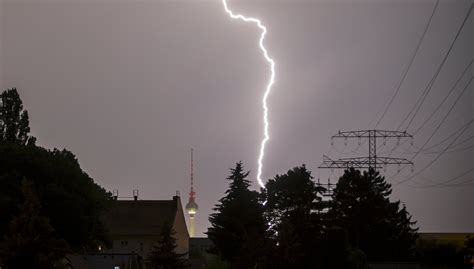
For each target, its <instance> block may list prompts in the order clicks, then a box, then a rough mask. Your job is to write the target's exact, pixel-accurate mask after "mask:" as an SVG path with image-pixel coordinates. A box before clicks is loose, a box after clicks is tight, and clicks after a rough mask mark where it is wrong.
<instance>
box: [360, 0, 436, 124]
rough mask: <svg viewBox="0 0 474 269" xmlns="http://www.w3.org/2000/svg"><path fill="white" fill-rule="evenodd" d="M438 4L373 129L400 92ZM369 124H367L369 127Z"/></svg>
mask: <svg viewBox="0 0 474 269" xmlns="http://www.w3.org/2000/svg"><path fill="white" fill-rule="evenodd" d="M438 4H439V0H437V1H436V4H435V6H434V8H433V11H432V12H431V15H430V18H429V20H428V23H427V24H426V26H425V29H424V30H423V34H422V35H421V38H420V40H419V41H418V44H417V45H416V48H415V51H414V52H413V54H412V56H411V59H410V63H409V64H408V67H407V69H406V70H405V72H404V74H403V76H402V79H401V80H400V82H399V83H398V86H397V88H396V90H395V92H394V93H393V95H392V97H391V98H390V100H389V102H388V105H386V106H385V110H384V112H383V113H382V116H380V118H379V119H378V121H377V123H376V124H375V128H377V126H379V124H380V122H381V121H382V119H383V118H384V117H385V114H387V111H388V109H389V108H390V106H391V105H392V103H393V100H395V97H396V96H397V95H398V92H400V89H401V87H402V84H403V82H404V81H405V78H406V77H407V74H408V71H410V68H411V66H412V64H413V62H414V60H415V58H416V55H417V54H418V51H419V50H420V47H421V44H422V43H423V39H424V38H425V35H426V33H427V32H428V28H429V26H430V24H431V21H432V19H433V17H434V14H435V12H436V9H437V8H438ZM370 125H371V124H369V126H370Z"/></svg>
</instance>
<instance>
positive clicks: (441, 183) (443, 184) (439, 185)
mask: <svg viewBox="0 0 474 269" xmlns="http://www.w3.org/2000/svg"><path fill="white" fill-rule="evenodd" d="M472 171H474V168H471V169H468V170H466V171H464V172H463V173H461V174H459V175H457V176H455V177H452V178H450V179H448V180H445V181H443V182H439V183H435V184H431V185H418V186H414V185H410V187H415V188H433V187H444V186H452V185H458V184H464V183H469V182H470V181H471V180H468V181H464V182H458V183H455V184H448V183H451V182H453V181H455V180H457V179H459V178H462V177H464V176H465V175H468V174H469V173H471V172H472Z"/></svg>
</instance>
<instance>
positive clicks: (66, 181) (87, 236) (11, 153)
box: [0, 143, 110, 250]
mask: <svg viewBox="0 0 474 269" xmlns="http://www.w3.org/2000/svg"><path fill="white" fill-rule="evenodd" d="M23 178H28V179H29V180H31V181H32V183H34V185H35V186H36V190H37V194H38V197H39V199H40V201H41V204H42V205H43V207H42V208H41V212H40V213H41V215H43V216H45V217H47V218H49V220H50V221H51V225H52V226H53V228H54V230H55V231H56V234H57V235H58V236H59V238H62V239H65V240H66V241H67V242H68V244H69V245H70V246H71V248H73V249H74V250H83V249H84V248H88V247H90V248H91V249H96V248H97V245H98V244H99V242H103V243H102V244H107V243H109V241H108V237H107V234H106V231H105V228H104V225H103V223H102V220H101V216H102V215H103V214H104V211H105V210H106V209H107V208H108V205H109V200H110V194H109V193H107V192H106V191H105V190H104V189H103V188H101V187H100V186H98V185H97V184H95V183H94V181H93V179H92V178H90V177H89V176H88V175H87V174H86V173H85V172H84V171H82V169H81V167H80V166H79V163H78V162H77V159H76V158H75V156H74V155H73V154H72V153H71V152H69V151H67V150H57V149H55V150H52V151H50V150H46V149H44V148H40V147H36V146H23V145H17V144H10V143H4V144H0V186H2V188H0V212H2V214H0V237H1V236H3V235H4V234H5V233H6V231H7V229H8V224H9V223H10V221H11V219H12V217H13V216H15V215H17V214H18V209H17V207H16V205H17V204H19V203H20V202H21V192H20V186H21V180H22V179H23Z"/></svg>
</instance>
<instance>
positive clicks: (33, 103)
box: [0, 0, 474, 234]
mask: <svg viewBox="0 0 474 269" xmlns="http://www.w3.org/2000/svg"><path fill="white" fill-rule="evenodd" d="M0 1H1V4H0V12H1V13H0V18H1V20H0V22H1V27H0V37H1V42H0V86H1V87H2V89H5V88H9V87H17V88H18V89H19V91H20V94H21V96H22V98H23V101H24V103H25V106H26V108H27V109H28V110H29V112H30V118H31V127H32V132H33V134H34V135H35V136H37V137H38V142H39V144H40V145H43V146H45V147H48V148H53V147H57V148H63V147H65V148H67V149H69V150H71V151H73V152H74V153H75V154H76V155H77V157H78V159H79V162H80V164H81V166H82V168H83V169H84V170H85V171H87V172H88V173H89V174H90V175H91V176H92V177H93V178H94V179H95V180H96V182H97V183H99V184H100V185H102V186H104V187H105V188H106V189H108V190H112V189H119V194H120V195H121V196H130V195H131V193H132V189H135V188H136V189H139V190H140V197H141V198H143V199H170V198H171V196H173V195H174V193H175V191H176V190H179V191H181V194H182V200H183V202H184V203H185V202H186V200H187V192H188V191H189V149H190V147H191V146H193V147H194V148H195V178H196V184H195V186H196V191H197V202H198V204H199V206H200V211H199V213H198V215H197V231H198V234H202V232H204V231H206V230H207V226H208V221H207V217H208V215H209V213H211V208H212V207H213V205H214V204H215V203H216V202H217V200H218V199H219V198H220V197H222V195H223V192H224V191H225V189H226V187H227V181H226V180H225V178H226V177H227V175H228V169H229V168H230V167H233V166H234V164H235V162H236V161H239V160H242V161H243V162H244V164H245V165H246V168H247V169H250V170H251V179H252V181H253V182H254V187H255V188H256V187H257V183H256V182H255V180H254V178H255V175H256V170H257V166H256V163H257V157H258V150H259V143H260V140H261V138H262V109H261V97H262V94H263V90H264V87H265V84H266V81H267V78H268V74H269V73H268V72H269V69H268V66H267V65H266V63H265V61H264V59H263V57H262V55H261V52H260V50H259V49H258V47H257V45H258V44H257V42H258V38H259V35H260V32H259V30H258V29H257V28H256V27H255V26H254V25H251V24H244V23H242V22H239V21H235V20H231V19H230V18H229V17H228V16H227V14H226V13H225V12H224V10H223V6H222V4H221V2H220V1H217V0H216V1H197V0H196V1H160V0H154V1H151V0H150V1H138V0H137V1H133V0H128V1H125V0H117V1H115V0H96V1H86V0H61V1H60V0H36V1H33V0H30V1H27V0H0ZM434 4H435V1H434V0H429V1H428V0H426V1H425V0H418V1H408V0H393V1H389V0H382V1H375V0H361V1H349V0H346V1H329V0H325V1H316V0H315V1H310V0H307V1H294V0H291V1H290V0H287V1H283V0H280V1H270V0H267V1H255V0H254V1H230V2H229V5H230V7H231V8H232V9H234V10H236V11H239V12H242V13H244V14H246V15H249V16H258V17H259V18H260V19H262V21H263V23H264V24H265V25H266V26H267V28H268V35H267V39H266V40H265V44H266V46H267V48H268V49H269V52H270V54H271V56H272V57H273V58H274V59H275V61H276V63H277V66H276V72H277V76H276V84H275V86H274V88H273V92H272V94H271V96H270V97H269V107H270V114H269V119H270V135H271V140H270V141H269V143H268V144H267V145H268V146H267V151H266V158H265V159H264V173H263V177H264V178H269V177H273V176H274V175H275V174H277V173H282V172H285V171H286V170H288V169H289V168H291V167H293V166H295V165H300V164H303V163H305V164H306V165H307V166H308V167H309V168H310V169H311V170H312V171H313V175H314V176H315V177H321V179H322V180H324V181H326V180H327V178H328V177H331V178H332V179H333V180H336V179H337V175H338V174H339V171H334V172H333V173H332V172H331V171H326V170H319V169H317V166H318V165H319V164H320V162H321V160H322V155H323V154H326V153H328V149H329V148H330V136H331V135H333V134H335V133H336V132H337V131H338V130H357V129H366V128H369V127H373V125H372V126H370V125H369V124H370V123H371V122H372V121H373V120H374V118H377V116H379V115H380V112H381V110H382V108H383V104H384V103H385V102H386V101H387V99H389V97H390V96H391V94H392V93H393V91H394V90H395V88H396V86H397V84H398V83H399V81H400V79H401V77H402V75H403V72H404V71H405V69H406V68H407V66H408V63H409V60H410V57H411V55H412V53H413V51H414V49H415V47H416V45H417V42H418V40H419V38H420V36H421V34H422V32H423V30H424V27H425V25H426V23H427V21H428V18H429V16H430V14H431V11H432V9H433V7H434ZM470 4H471V1H465V0H459V1H456V0H441V2H440V4H439V6H438V8H437V11H436V13H435V16H434V18H433V21H432V24H431V26H430V28H429V31H428V33H427V35H426V37H425V40H424V42H423V44H422V46H421V48H420V51H419V53H418V55H417V58H416V59H415V62H414V63H413V66H412V68H411V70H410V72H409V73H408V76H407V78H406V80H405V82H404V84H403V85H402V88H401V90H400V93H399V95H398V96H397V98H396V99H395V101H394V102H393V104H392V106H391V107H390V110H389V111H388V113H387V115H386V116H385V117H384V118H383V120H382V122H381V124H380V125H379V126H378V127H379V128H381V129H396V128H397V126H398V125H399V123H400V122H401V121H402V119H403V118H404V117H405V115H406V113H407V112H408V111H409V110H410V109H411V107H412V106H413V104H414V103H415V102H416V99H417V98H418V97H419V96H420V94H421V93H422V91H423V90H424V89H425V87H426V85H427V83H428V82H429V81H430V79H431V77H432V76H433V74H434V73H435V71H436V68H437V67H438V65H439V63H440V62H441V60H442V58H443V56H444V54H445V53H446V51H447V49H448V47H449V45H450V42H451V41H452V39H453V38H454V36H455V34H456V31H457V29H458V27H459V26H460V24H461V22H462V20H463V19H464V16H465V14H466V12H467V10H468V8H469V5H470ZM473 21H474V15H471V17H470V18H469V20H468V21H467V23H466V26H465V27H464V28H465V29H464V31H463V32H462V34H461V35H460V37H459V38H458V41H457V42H456V44H455V46H454V48H453V50H452V53H451V55H450V56H449V58H448V60H447V61H446V64H445V65H444V67H443V69H442V71H441V73H440V74H439V77H438V79H437V80H436V82H435V84H434V86H433V89H432V91H431V93H430V95H429V96H428V97H427V99H426V101H425V103H424V105H423V107H422V109H421V110H420V112H419V113H418V115H417V117H416V118H415V121H414V122H413V124H412V126H411V128H409V129H408V131H409V132H411V131H414V130H416V129H417V128H418V126H420V124H421V123H422V122H423V121H424V120H425V119H426V118H427V117H428V116H429V114H430V113H431V112H432V111H433V110H434V109H435V108H436V106H437V105H438V104H439V103H440V102H441V100H442V99H443V98H444V96H445V95H446V93H447V92H448V91H449V89H450V87H451V86H452V85H453V84H454V82H455V80H456V79H457V78H458V76H459V75H460V74H461V73H462V71H463V70H464V68H465V67H466V66H467V64H469V62H470V61H471V60H472V58H473V48H474V41H473V38H474V35H473V31H474V30H473V24H474V23H473ZM472 74H473V71H472V69H471V71H470V72H469V74H468V75H466V77H464V78H463V80H462V81H461V84H460V85H459V86H458V88H457V89H456V91H455V92H454V94H453V95H451V96H450V97H449V99H448V100H447V102H446V104H445V105H444V106H443V107H442V108H441V110H440V112H439V113H438V114H436V115H435V117H434V118H433V119H432V121H430V122H429V123H428V124H427V125H426V127H424V128H423V129H422V130H421V131H420V132H419V133H418V134H417V135H416V136H415V146H418V147H420V146H421V145H422V144H423V143H424V141H425V140H426V139H427V138H428V136H429V135H430V134H431V133H432V132H433V130H434V128H435V127H436V125H437V124H438V123H439V122H440V121H441V119H442V117H443V116H444V115H445V114H446V113H447V111H448V109H449V107H450V106H451V104H452V103H453V102H454V100H455V98H456V97H457V95H458V94H459V92H461V90H462V88H463V87H464V85H465V83H466V82H467V81H468V80H469V78H470V76H472ZM473 88H474V87H473V86H472V85H471V86H470V87H469V89H468V90H467V92H466V93H465V94H464V95H463V97H462V99H461V100H460V102H459V103H458V104H457V105H456V107H455V108H454V110H453V111H452V113H451V114H450V116H449V118H448V119H447V121H446V123H445V124H444V125H442V127H441V129H440V130H439V132H438V133H437V134H436V135H435V136H434V137H433V139H432V141H431V142H430V143H429V144H428V145H434V144H436V143H437V142H439V141H442V140H443V139H444V138H445V137H447V136H448V135H449V134H451V133H452V132H453V131H455V130H456V129H458V128H460V127H461V126H463V125H464V124H467V123H468V122H469V121H470V120H471V119H472V118H473V117H474V111H473V107H474V93H473V91H474V89H473ZM472 135H474V124H471V126H469V128H468V129H467V130H466V131H465V132H464V133H463V134H462V136H461V137H460V138H459V140H458V141H462V140H464V139H467V138H469V137H470V136H472ZM448 144H449V141H448V142H445V143H444V144H442V146H438V147H435V148H434V149H433V150H434V151H439V150H442V149H443V145H444V146H446V145H448ZM379 145H380V147H379V148H378V150H379V155H382V154H383V153H384V152H385V153H386V152H387V151H389V150H390V149H391V146H393V145H394V141H389V142H388V143H387V145H386V146H383V145H382V143H379ZM472 145H473V141H472V140H469V141H468V142H466V143H464V144H462V145H460V146H459V147H457V149H462V148H466V147H469V146H472ZM356 148H357V140H355V141H349V144H348V145H347V147H345V146H344V142H343V141H335V144H334V148H333V149H332V150H331V151H330V156H331V157H333V158H337V157H353V156H361V155H362V156H363V155H367V146H366V145H365V146H363V147H361V148H359V150H358V151H357V152H356V153H355V154H352V153H350V154H340V153H338V152H350V151H352V150H354V149H356ZM416 149H417V148H416V147H411V146H410V144H409V143H406V144H404V145H403V146H401V147H400V148H398V149H397V151H396V152H395V153H396V154H394V155H393V156H399V157H405V158H410V157H411V156H412V155H410V154H406V153H407V152H412V151H415V150H416ZM436 156H437V154H420V155H419V156H418V157H417V158H416V159H415V160H414V162H415V164H416V166H415V172H416V169H421V168H423V167H425V165H427V164H428V163H430V162H431V161H432V160H433V159H434V158H436ZM473 160H474V150H473V149H472V148H471V149H467V150H463V151H456V152H452V153H447V154H444V155H442V157H441V158H440V159H439V160H438V161H436V162H435V163H434V164H433V165H432V166H430V167H429V168H428V169H426V170H425V171H424V172H423V173H420V174H419V175H418V176H417V177H416V178H415V179H414V180H415V181H416V182H418V183H421V184H425V185H426V184H433V182H442V181H445V180H448V179H449V178H452V177H453V176H456V175H459V174H462V173H464V172H466V171H468V170H469V169H471V168H473ZM396 170H397V169H396V167H395V168H389V169H388V170H387V173H386V174H387V175H392V174H395V173H396V172H397V171H396ZM408 177H410V169H404V170H403V171H402V172H401V174H399V175H397V176H396V177H395V178H393V177H391V178H388V180H389V181H390V182H396V181H399V180H402V179H405V178H408ZM467 180H473V181H471V184H470V185H466V186H463V187H445V188H415V187H413V186H414V185H416V184H417V183H416V182H415V183H413V182H405V183H404V184H401V185H398V186H396V187H394V192H393V195H392V198H393V199H401V200H402V201H403V202H404V203H405V204H406V205H407V207H408V210H409V211H410V212H411V213H412V214H413V217H414V219H415V220H417V221H418V224H419V226H420V228H421V231H446V232H455V231H470V232H472V231H473V230H472V227H474V206H473V205H474V196H473V195H472V192H473V190H474V186H473V185H472V182H474V172H473V171H471V172H469V173H466V175H464V176H463V177H462V178H459V179H457V180H455V181H454V183H457V182H463V181H467Z"/></svg>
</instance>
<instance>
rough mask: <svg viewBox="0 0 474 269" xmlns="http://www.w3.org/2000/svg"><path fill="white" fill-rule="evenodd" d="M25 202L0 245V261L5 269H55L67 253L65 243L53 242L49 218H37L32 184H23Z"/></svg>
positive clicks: (36, 200) (24, 182)
mask: <svg viewBox="0 0 474 269" xmlns="http://www.w3.org/2000/svg"><path fill="white" fill-rule="evenodd" d="M21 192H22V195H23V197H24V202H23V204H22V205H21V206H20V213H19V215H18V216H16V217H14V218H13V219H12V221H11V223H10V232H9V233H8V234H7V235H6V237H5V241H4V242H3V243H2V244H1V245H0V260H1V264H3V266H4V268H7V269H23V268H37V269H50V268H58V265H60V262H61V260H62V259H63V258H64V257H65V254H66V253H67V252H68V245H67V243H66V242H65V241H64V240H58V239H55V238H54V236H53V231H54V229H53V228H52V227H51V225H50V224H49V220H48V218H46V217H44V216H40V215H39V214H38V212H39V209H40V202H39V199H38V197H37V196H36V194H35V192H34V191H33V187H32V185H31V183H29V182H27V181H26V180H23V182H22V185H21Z"/></svg>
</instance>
